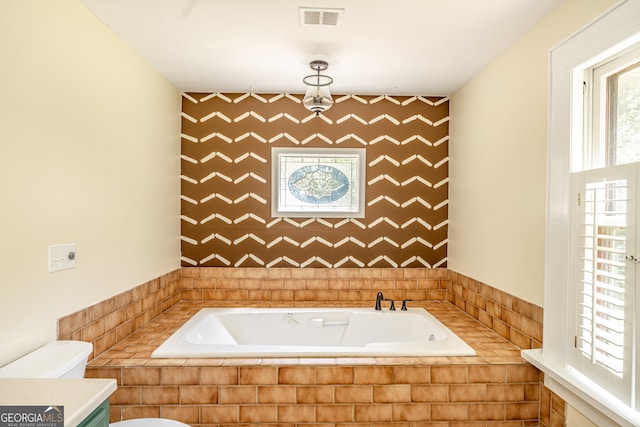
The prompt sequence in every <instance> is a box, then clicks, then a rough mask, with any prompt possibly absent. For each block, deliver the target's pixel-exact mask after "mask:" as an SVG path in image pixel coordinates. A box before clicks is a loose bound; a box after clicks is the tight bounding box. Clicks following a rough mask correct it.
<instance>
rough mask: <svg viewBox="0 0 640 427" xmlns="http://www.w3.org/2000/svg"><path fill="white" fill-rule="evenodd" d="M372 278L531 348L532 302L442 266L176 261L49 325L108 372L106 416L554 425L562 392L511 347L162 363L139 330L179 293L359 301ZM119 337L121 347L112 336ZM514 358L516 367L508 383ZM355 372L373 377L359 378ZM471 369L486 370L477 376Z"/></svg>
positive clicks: (187, 298)
mask: <svg viewBox="0 0 640 427" xmlns="http://www.w3.org/2000/svg"><path fill="white" fill-rule="evenodd" d="M379 290H381V291H382V292H384V294H385V297H387V298H392V299H394V300H396V301H401V300H402V299H412V300H413V301H412V302H410V303H409V304H410V305H411V304H415V305H416V306H424V305H428V304H429V302H430V301H448V302H450V303H451V304H452V305H454V306H455V307H458V308H459V309H461V312H460V314H461V315H464V314H463V313H462V312H464V313H466V314H468V315H469V316H470V317H471V318H473V319H475V320H477V322H476V323H477V324H478V325H479V326H480V327H482V325H484V326H487V327H488V328H490V329H491V330H492V331H493V332H492V333H493V334H494V335H493V336H495V337H497V338H499V339H504V342H505V343H507V345H512V344H511V343H513V344H516V345H517V346H518V347H521V348H533V347H539V346H540V343H541V340H542V309H541V308H540V307H537V306H535V305H533V304H530V303H527V302H526V301H523V300H520V299H518V298H516V297H513V296H511V295H508V294H505V293H503V292H501V291H499V290H496V289H495V288H492V287H490V286H488V285H486V284H483V283H480V282H477V281H475V280H473V279H471V278H468V277H465V276H463V275H460V274H458V273H455V272H452V271H449V270H447V269H435V270H432V269H289V268H283V269H261V268H247V269H242V268H239V269H235V268H183V269H181V270H176V271H174V272H171V273H169V274H167V275H165V276H162V277H160V278H157V279H155V280H152V281H150V282H147V283H144V284H142V285H140V286H138V287H136V288H134V289H132V290H130V291H127V292H125V293H123V294H120V295H116V296H115V297H113V298H110V299H109V300H107V301H103V302H101V303H99V304H96V305H94V306H91V307H88V308H86V309H83V310H80V311H78V312H76V313H73V314H71V315H69V316H66V317H64V318H62V319H59V323H58V333H59V338H60V339H82V340H85V341H91V342H93V343H94V348H95V357H96V358H95V359H94V360H93V361H92V362H91V366H90V367H89V370H88V376H98V377H100V376H107V377H112V378H117V379H118V381H119V389H118V391H117V393H116V394H115V395H114V396H113V398H112V402H111V403H112V405H113V409H112V421H115V420H119V419H127V418H137V417H140V416H163V417H170V418H176V419H181V420H184V421H185V422H188V423H191V424H194V425H197V426H210V425H211V426H212V425H216V426H222V425H226V424H236V423H242V424H245V425H247V424H274V425H276V424H282V425H288V426H290V425H291V424H292V423H296V424H298V423H299V424H305V423H313V424H314V425H323V426H327V427H328V426H338V425H341V424H343V423H349V424H351V423H358V424H361V425H363V426H364V425H367V426H373V425H374V424H375V425H379V424H389V425H391V424H393V425H403V426H415V427H418V426H419V425H425V426H438V427H444V426H449V427H489V426H491V427H498V426H500V427H511V426H520V427H524V426H533V425H541V426H548V427H555V426H562V425H564V402H563V401H562V400H561V399H559V398H558V397H557V396H556V395H554V394H553V393H551V392H550V391H549V390H548V389H546V388H545V387H544V386H541V385H540V384H541V383H540V373H539V372H538V371H537V370H535V369H534V368H532V367H530V366H528V365H527V364H526V363H523V361H521V360H520V361H518V362H515V361H514V359H519V358H517V357H515V358H514V357H513V356H511V355H509V356H504V357H505V358H504V359H503V360H502V362H501V360H500V359H501V357H502V356H501V357H496V358H491V357H488V358H483V359H482V361H476V363H474V364H472V365H459V361H451V360H447V361H446V362H445V363H444V364H445V365H450V366H440V365H442V364H443V361H442V360H437V358H436V359H434V360H432V363H431V362H430V363H429V364H426V365H425V362H424V361H419V360H414V361H408V362H407V361H406V360H404V361H402V362H398V361H394V362H393V363H390V364H386V365H384V366H382V365H380V363H379V362H380V361H378V362H377V363H376V362H375V361H374V362H372V363H371V366H360V365H361V364H362V363H365V364H366V363H368V362H366V360H365V361H363V360H361V361H358V362H357V363H354V364H351V365H347V366H342V365H340V366H339V369H338V367H333V368H331V367H327V366H324V365H325V364H326V363H327V362H326V361H324V362H320V365H318V364H314V363H311V364H309V366H289V365H291V364H292V363H293V364H295V365H298V364H300V362H299V360H298V361H296V362H291V361H288V362H286V361H285V362H282V361H280V362H282V363H284V364H282V363H272V366H268V367H265V366H261V365H260V363H263V362H261V361H259V360H258V361H256V360H241V361H238V360H236V361H229V360H226V361H225V360H220V361H211V360H209V361H208V363H206V364H204V365H202V366H189V364H190V363H193V362H189V361H183V364H180V365H179V366H167V363H166V361H159V360H157V359H149V354H150V351H151V349H152V348H153V347H155V345H157V344H154V345H150V344H148V343H146V342H145V341H144V340H143V339H142V338H143V335H141V334H140V331H144V330H145V328H146V327H149V325H153V324H154V323H153V320H154V319H156V321H157V316H159V315H160V314H161V313H166V312H167V310H168V309H170V308H172V307H174V306H175V305H176V304H178V303H179V302H180V301H182V303H180V304H181V305H184V304H186V305H187V306H189V305H195V304H196V303H197V302H203V301H205V302H207V305H218V306H238V305H242V306H244V305H256V306H305V305H306V306H311V305H313V306H317V305H333V306H336V305H342V306H368V305H369V304H372V302H373V301H374V300H375V294H376V293H377V292H378V291H379ZM175 308H176V309H179V308H180V307H175ZM161 317H162V316H161ZM465 317H466V316H465ZM467 319H469V318H468V317H467ZM165 326H166V325H165ZM466 328H467V326H465V329H466ZM147 335H149V333H147ZM127 336H128V338H126V337H127ZM150 337H151V338H152V339H160V338H162V337H164V334H163V333H158V334H157V336H154V335H153V333H152V334H151V336H150ZM150 337H149V336H147V337H146V338H147V339H148V338H150ZM159 337H160V338H159ZM162 339H164V338H162ZM131 340H133V344H132V341H131ZM123 342H127V347H126V348H127V351H124V350H123V348H121V347H119V346H120V344H122V343H123ZM501 345H502V344H501ZM131 352H133V353H131ZM505 354H506V353H505ZM114 356H115V357H114ZM308 362H309V361H305V363H307V364H308ZM316 362H317V361H316ZM343 362H344V361H343ZM387 362H388V361H387ZM452 362H457V363H452ZM252 363H253V364H255V366H246V364H252ZM158 364H161V366H159V365H158ZM211 364H213V366H212V365H211ZM225 364H227V365H231V366H224V365H225ZM398 364H399V365H401V366H397V365H398ZM169 365H170V364H169ZM406 365H410V366H413V367H414V368H416V369H417V368H419V370H420V373H419V375H416V377H415V378H414V379H408V378H407V373H408V372H414V373H417V371H411V370H410V366H406ZM187 368H189V369H187ZM374 368H375V369H374ZM176 369H177V370H176ZM514 369H515V370H516V371H519V372H526V374H524V375H525V376H524V377H522V378H520V379H519V380H518V381H516V382H515V383H514V382H513V381H511V380H513V379H514V374H513V372H516V371H514ZM497 370H499V371H500V372H499V373H498V374H497V376H496V375H493V374H495V373H496V372H497ZM364 372H370V373H372V375H374V373H375V375H376V378H377V379H376V380H375V381H373V382H371V383H369V382H366V381H365V382H362V381H364V380H363V378H365V376H363V375H364ZM385 372H386V374H383V373H385ZM427 372H428V375H427ZM478 372H492V373H493V374H492V376H491V378H484V379H483V380H482V381H479V380H478V376H477V375H476V374H477V373H478ZM503 372H504V373H505V375H502V373H503ZM509 372H511V374H510V375H509V374H508V373H509ZM358 373H359V374H358ZM385 375H390V376H389V377H385ZM534 377H535V378H534ZM385 378H386V379H385ZM425 379H428V381H427V380H425ZM227 382H230V383H229V384H227ZM425 396H427V397H425ZM236 400H238V401H236ZM196 413H197V419H196V418H195V417H196V415H195V414H196ZM460 418H463V419H464V420H465V421H463V420H461V419H460Z"/></svg>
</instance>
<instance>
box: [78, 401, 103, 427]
mask: <svg viewBox="0 0 640 427" xmlns="http://www.w3.org/2000/svg"><path fill="white" fill-rule="evenodd" d="M78 427H109V399H107V400H105V401H104V402H102V403H101V404H100V406H98V407H97V408H96V409H94V410H93V412H92V413H91V414H89V416H88V417H87V418H85V419H84V420H82V421H81V422H80V424H78Z"/></svg>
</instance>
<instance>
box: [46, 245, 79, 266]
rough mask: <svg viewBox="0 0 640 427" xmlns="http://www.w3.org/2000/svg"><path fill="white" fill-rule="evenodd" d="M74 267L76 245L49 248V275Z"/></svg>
mask: <svg viewBox="0 0 640 427" xmlns="http://www.w3.org/2000/svg"><path fill="white" fill-rule="evenodd" d="M75 266H76V244H75V243H65V244H63V245H53V246H49V273H53V272H56V271H60V270H66V269H68V268H74V267H75Z"/></svg>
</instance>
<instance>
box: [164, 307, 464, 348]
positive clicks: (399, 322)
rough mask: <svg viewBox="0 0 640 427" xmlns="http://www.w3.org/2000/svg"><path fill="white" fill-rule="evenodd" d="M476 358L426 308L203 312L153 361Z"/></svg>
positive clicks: (241, 309)
mask: <svg viewBox="0 0 640 427" xmlns="http://www.w3.org/2000/svg"><path fill="white" fill-rule="evenodd" d="M475 354H476V353H475V351H474V350H473V349H472V348H471V347H469V346H468V345H467V344H466V343H465V342H464V341H463V340H462V339H460V338H459V337H458V336H457V335H455V334H454V333H453V332H452V331H451V330H449V329H448V328H447V327H446V326H444V325H443V324H442V323H441V322H440V321H438V319H436V318H435V317H433V315H431V314H430V313H429V312H427V311H426V310H424V309H422V308H410V309H408V310H407V311H400V310H398V311H389V310H383V311H376V310H374V309H372V308H337V309H332V308H329V309H326V308H203V309H202V310H200V311H199V312H198V313H196V314H195V315H194V316H193V317H192V318H191V319H189V320H188V321H187V322H186V323H185V324H184V325H182V327H180V329H178V330H177V331H176V332H175V333H174V334H173V335H172V336H171V337H169V338H168V339H167V340H166V341H165V342H164V343H163V344H162V345H160V346H159V347H158V348H157V349H156V350H155V351H154V352H153V353H152V355H151V357H153V358H169V357H175V358H197V357H273V356H278V357H306V356H319V357H329V356H473V355H475Z"/></svg>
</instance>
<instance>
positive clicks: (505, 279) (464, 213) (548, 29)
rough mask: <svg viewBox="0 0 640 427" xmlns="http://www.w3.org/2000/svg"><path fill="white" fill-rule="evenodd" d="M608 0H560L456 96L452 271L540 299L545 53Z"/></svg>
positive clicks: (453, 101)
mask: <svg viewBox="0 0 640 427" xmlns="http://www.w3.org/2000/svg"><path fill="white" fill-rule="evenodd" d="M614 3H615V1H614V0H566V1H565V2H563V3H561V4H560V5H559V6H558V7H557V8H556V9H555V10H553V11H552V12H551V13H550V14H549V15H547V16H546V17H545V18H544V19H543V20H542V21H540V22H539V23H538V24H537V25H536V26H535V27H533V28H532V29H531V30H530V31H529V32H527V34H526V35H525V36H524V37H522V38H521V39H520V40H519V41H517V42H516V43H514V44H513V45H512V46H511V47H510V48H509V49H508V50H506V51H505V52H504V53H502V54H501V55H500V56H499V57H497V58H496V59H495V60H494V61H493V62H491V63H490V64H489V66H487V67H486V68H485V69H484V70H483V71H482V72H481V73H479V74H478V75H476V76H475V77H474V78H473V79H472V80H471V81H469V82H468V83H467V84H466V85H464V86H463V87H462V88H461V89H460V90H459V91H457V92H456V93H455V94H454V96H452V98H451V110H450V112H451V114H450V115H451V128H450V135H451V141H450V145H449V150H450V157H451V165H450V171H449V176H450V180H451V181H450V187H449V192H450V193H449V199H450V207H449V221H450V223H449V254H448V256H449V262H448V265H449V268H451V269H452V270H455V271H457V272H459V273H462V274H465V275H467V276H470V277H473V278H474V279H476V280H479V281H482V282H484V283H487V284H489V285H491V286H494V287H497V288H499V289H501V290H503V291H505V292H508V293H510V294H513V295H516V296H518V297H520V298H523V299H525V300H527V301H530V302H533V303H535V304H538V305H540V306H542V305H543V290H544V284H543V272H544V233H545V206H546V196H545V194H546V156H547V150H546V148H547V71H548V69H547V67H548V54H549V51H550V50H551V49H552V48H553V47H554V46H556V45H557V44H559V43H560V42H562V41H563V40H564V39H566V38H567V37H568V36H570V35H571V34H573V33H575V32H576V31H577V30H578V29H580V28H582V27H583V26H584V25H586V24H587V23H589V22H590V21H592V20H593V19H595V18H596V17H597V16H598V15H600V14H601V13H602V12H604V11H605V10H607V9H608V8H609V7H610V6H612V5H613V4H614Z"/></svg>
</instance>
